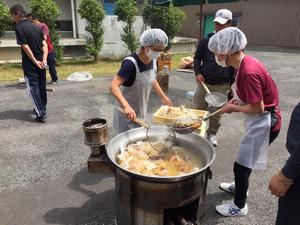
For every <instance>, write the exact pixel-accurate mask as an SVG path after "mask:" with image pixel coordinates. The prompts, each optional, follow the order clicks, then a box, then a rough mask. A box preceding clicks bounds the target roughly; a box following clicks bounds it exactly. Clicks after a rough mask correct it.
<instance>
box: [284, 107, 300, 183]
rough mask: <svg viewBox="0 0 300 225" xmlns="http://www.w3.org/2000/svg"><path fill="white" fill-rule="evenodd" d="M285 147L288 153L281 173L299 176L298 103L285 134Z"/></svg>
mask: <svg viewBox="0 0 300 225" xmlns="http://www.w3.org/2000/svg"><path fill="white" fill-rule="evenodd" d="M286 148H287V150H288V151H289V153H290V157H289V159H288V160H287V162H286V164H285V166H284V167H283V169H282V173H283V174H284V175H285V176H286V177H287V178H289V179H293V180H294V179H295V178H297V177H298V178H299V176H300V103H298V105H297V106H296V107H295V109H294V110H293V113H292V116H291V120H290V125H289V129H288V134H287V141H286Z"/></svg>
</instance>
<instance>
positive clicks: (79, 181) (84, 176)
mask: <svg viewBox="0 0 300 225" xmlns="http://www.w3.org/2000/svg"><path fill="white" fill-rule="evenodd" d="M107 177H113V175H110V174H100V173H89V172H88V171H87V169H83V170H80V171H79V172H78V173H77V174H75V175H74V176H73V179H72V181H71V182H70V183H69V184H68V187H69V188H70V189H72V190H75V191H78V192H81V193H82V194H85V195H86V196H88V197H95V196H96V195H97V193H95V192H93V191H91V190H88V189H85V188H83V187H82V186H81V185H84V186H93V185H97V184H99V183H100V182H101V181H102V180H103V179H105V178H107Z"/></svg>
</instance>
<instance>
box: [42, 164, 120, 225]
mask: <svg viewBox="0 0 300 225" xmlns="http://www.w3.org/2000/svg"><path fill="white" fill-rule="evenodd" d="M108 177H111V175H109V174H90V173H88V171H87V170H86V169H84V170H81V171H79V172H78V173H77V174H75V175H74V176H73V179H72V181H71V182H70V183H69V184H68V187H69V188H70V189H72V190H75V191H78V192H80V193H83V194H84V195H86V196H87V197H89V198H90V199H89V200H88V201H86V202H85V203H84V204H83V205H82V206H81V207H68V208H54V209H51V210H50V211H48V212H47V213H46V214H45V215H44V219H45V221H46V222H47V223H54V224H62V225H71V224H72V225H75V224H82V225H83V224H84V225H88V224H105V225H110V224H113V221H114V217H115V216H114V201H115V199H114V196H115V191H114V189H111V190H108V191H104V192H100V193H96V192H94V191H91V190H88V189H87V188H84V187H82V186H94V187H93V188H94V189H95V187H96V186H97V184H100V183H101V181H102V180H103V179H105V178H108ZM101 186H103V183H102V184H101ZM98 187H99V189H100V185H98Z"/></svg>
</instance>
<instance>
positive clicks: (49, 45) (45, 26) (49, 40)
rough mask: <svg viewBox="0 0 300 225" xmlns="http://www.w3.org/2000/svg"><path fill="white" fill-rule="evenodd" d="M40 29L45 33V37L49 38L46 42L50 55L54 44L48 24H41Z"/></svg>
mask: <svg viewBox="0 0 300 225" xmlns="http://www.w3.org/2000/svg"><path fill="white" fill-rule="evenodd" d="M38 27H39V28H40V29H41V31H42V32H43V34H44V36H47V39H46V40H45V41H46V43H47V46H48V54H49V53H51V52H52V51H53V44H52V41H51V38H50V34H49V28H48V26H47V24H45V23H42V22H40V23H39V25H38Z"/></svg>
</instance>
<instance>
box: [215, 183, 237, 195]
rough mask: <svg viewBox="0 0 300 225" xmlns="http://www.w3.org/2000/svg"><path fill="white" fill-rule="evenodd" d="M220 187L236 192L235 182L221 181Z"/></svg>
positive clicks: (231, 192)
mask: <svg viewBox="0 0 300 225" xmlns="http://www.w3.org/2000/svg"><path fill="white" fill-rule="evenodd" d="M219 188H220V189H221V190H222V191H225V192H227V193H230V194H235V183H234V182H231V183H221V184H220V185H219Z"/></svg>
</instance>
